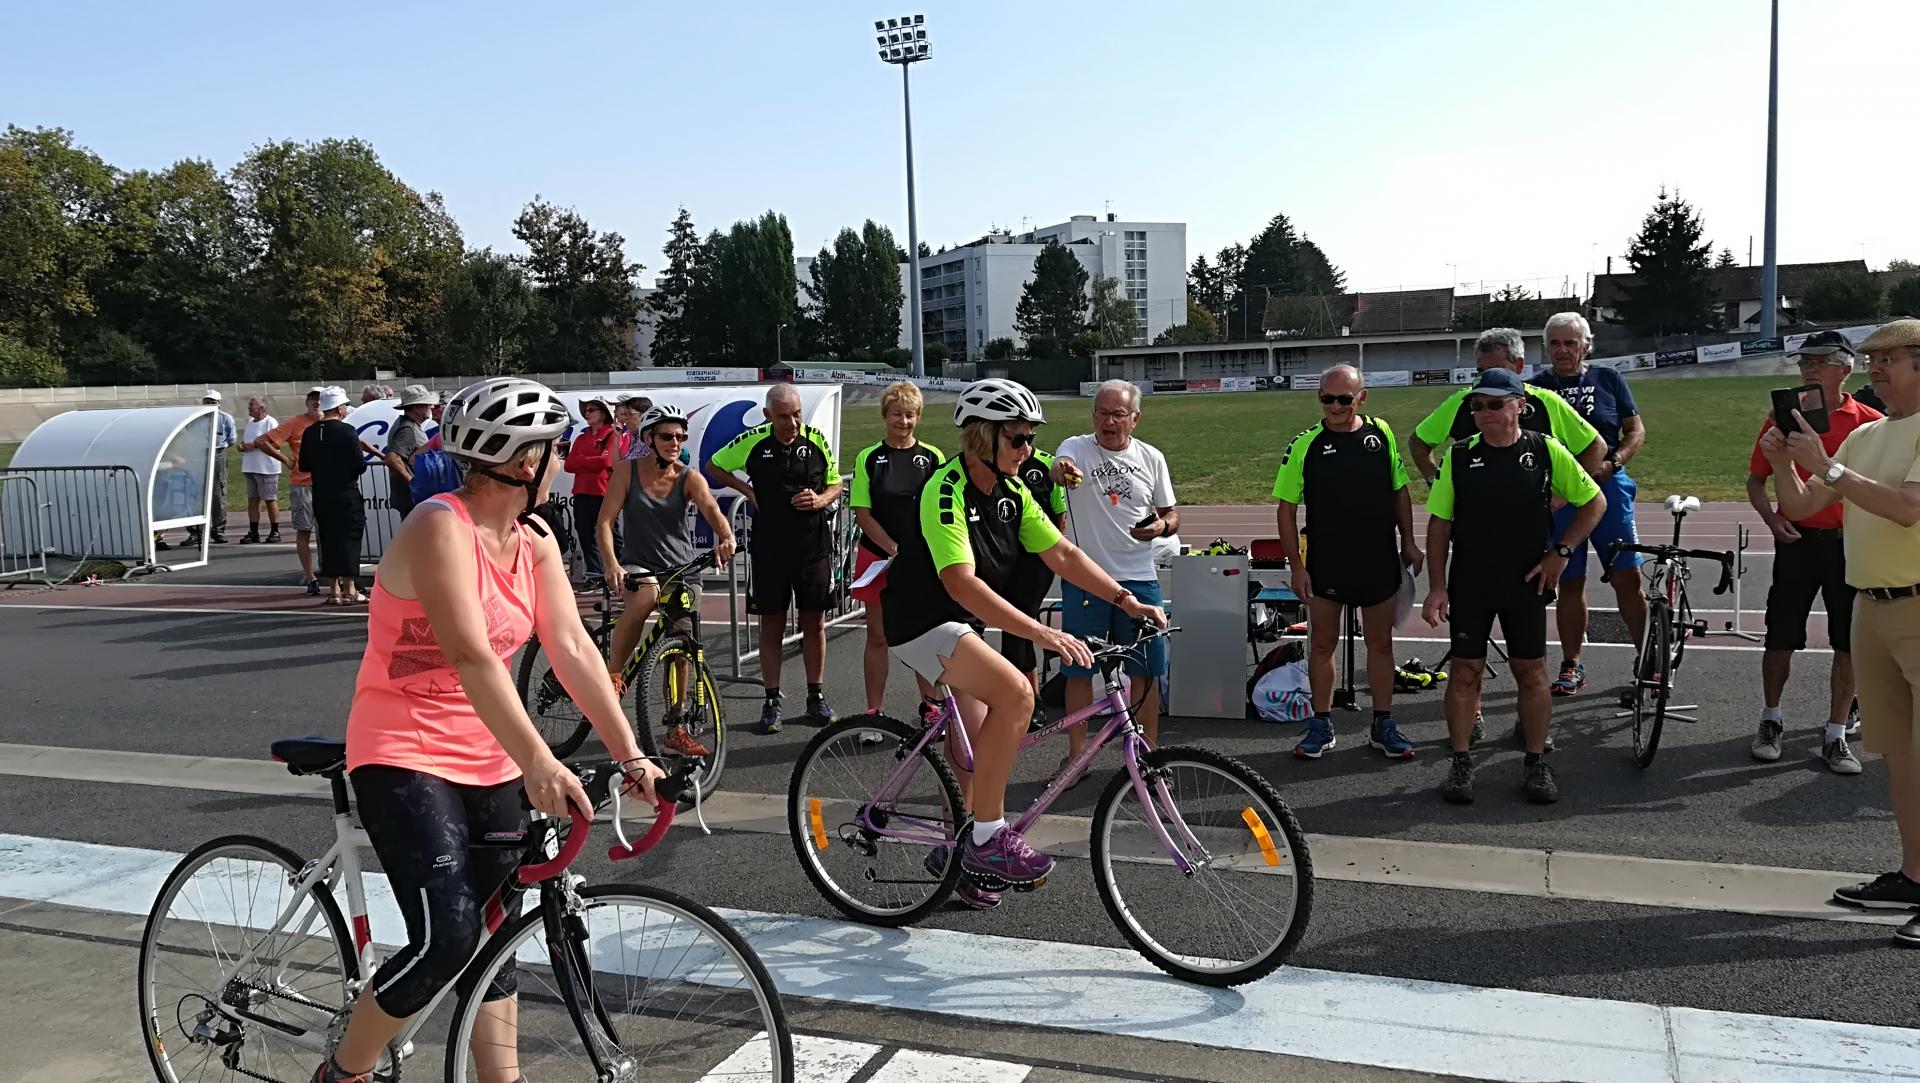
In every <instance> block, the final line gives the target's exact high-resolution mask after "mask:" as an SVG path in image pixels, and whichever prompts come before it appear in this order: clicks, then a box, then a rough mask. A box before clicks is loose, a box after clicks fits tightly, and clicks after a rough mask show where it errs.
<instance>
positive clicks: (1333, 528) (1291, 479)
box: [1273, 414, 1407, 581]
mask: <svg viewBox="0 0 1920 1083" xmlns="http://www.w3.org/2000/svg"><path fill="white" fill-rule="evenodd" d="M1359 421H1360V424H1359V426H1358V427H1357V428H1355V429H1354V430H1353V431H1351V432H1336V431H1334V430H1332V429H1329V428H1327V426H1326V424H1325V423H1324V422H1323V423H1321V424H1318V425H1315V426H1314V427H1313V428H1311V429H1308V430H1307V431H1306V432H1303V433H1301V434H1300V435H1299V436H1296V437H1294V439H1293V443H1291V444H1289V445H1287V450H1286V451H1285V453H1283V454H1282V455H1281V457H1280V471H1279V473H1278V474H1277V475H1275V477H1274V479H1273V497H1274V499H1275V500H1284V501H1286V502H1287V503H1289V504H1298V505H1301V506H1303V507H1305V508H1306V509H1307V529H1308V530H1309V531H1311V532H1312V535H1313V545H1312V547H1311V548H1310V549H1308V551H1307V553H1308V570H1309V571H1310V572H1312V573H1313V574H1314V575H1315V576H1316V577H1317V576H1319V575H1321V571H1320V569H1323V568H1333V567H1334V566H1336V565H1338V566H1340V567H1343V568H1352V567H1355V566H1356V564H1358V565H1365V566H1368V567H1370V568H1371V567H1373V566H1378V567H1379V568H1382V569H1384V572H1383V574H1385V575H1386V577H1387V578H1388V579H1389V580H1393V581H1397V580H1398V578H1399V569H1400V558H1399V551H1400V546H1399V530H1398V526H1399V508H1400V491H1401V490H1402V489H1405V488H1406V487H1407V468H1406V464H1405V463H1403V462H1402V461H1401V459H1400V442H1399V441H1398V440H1397V439H1395V438H1394V435H1393V429H1392V428H1391V427H1390V426H1389V425H1388V424H1387V423H1386V422H1385V421H1383V420H1381V419H1380V418H1377V417H1368V416H1366V415H1364V414H1363V415H1361V416H1360V418H1359Z"/></svg>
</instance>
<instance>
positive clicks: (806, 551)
mask: <svg viewBox="0 0 1920 1083" xmlns="http://www.w3.org/2000/svg"><path fill="white" fill-rule="evenodd" d="M707 461H708V464H709V465H711V466H714V467H717V468H718V469H720V470H724V471H726V472H727V473H729V474H738V473H742V472H744V473H745V474H746V475H747V483H748V484H750V485H752V486H753V495H754V496H755V498H756V499H757V500H758V502H759V506H758V507H756V508H755V509H754V514H753V537H752V538H751V539H750V540H749V543H748V547H749V549H750V550H751V551H752V552H755V553H759V552H764V551H766V547H767V546H777V547H779V548H781V549H783V550H790V551H791V550H797V551H798V552H799V553H801V554H803V555H809V556H813V555H819V554H823V553H826V552H827V543H828V536H827V532H828V524H829V522H830V521H831V519H830V517H831V515H832V509H831V508H820V509H817V510H815V511H799V510H797V509H796V508H794V506H793V498H794V496H795V495H797V494H798V493H799V492H800V491H801V490H803V489H812V490H813V491H814V492H825V491H826V490H827V488H828V487H829V486H833V485H838V484H840V468H839V467H837V466H835V465H834V462H833V448H832V447H830V446H828V444H827V435H826V434H825V433H823V432H821V431H820V430H819V429H816V428H814V427H813V426H812V425H802V426H800V435H798V436H797V437H795V438H794V441H793V443H791V444H782V443H781V442H780V441H779V440H778V439H775V437H774V435H773V426H772V425H771V424H767V425H761V426H759V427H757V428H752V429H748V430H747V431H746V432H743V433H741V434H740V435H739V436H736V437H734V438H733V439H732V440H731V441H729V442H728V443H727V445H726V446H725V447H723V448H721V449H720V450H719V451H716V452H714V453H713V458H711V459H709V460H707Z"/></svg>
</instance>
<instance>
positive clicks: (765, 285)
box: [716, 211, 898, 365]
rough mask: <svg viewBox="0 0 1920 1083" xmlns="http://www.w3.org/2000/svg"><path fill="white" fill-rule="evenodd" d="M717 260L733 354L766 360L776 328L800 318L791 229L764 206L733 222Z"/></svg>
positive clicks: (778, 330) (755, 361)
mask: <svg viewBox="0 0 1920 1083" xmlns="http://www.w3.org/2000/svg"><path fill="white" fill-rule="evenodd" d="M716 262H717V264H718V281H717V283H716V286H717V295H718V296H719V297H720V298H722V299H723V306H724V310H725V312H726V328H727V332H726V333H727V340H728V342H729V343H730V345H731V347H732V351H733V355H734V357H735V358H736V359H740V360H745V361H747V362H748V363H750V364H755V365H759V364H765V363H769V362H771V361H772V360H773V358H774V352H775V347H776V343H775V339H776V337H783V336H784V332H783V331H781V328H782V327H783V326H784V327H787V328H794V327H796V326H797V325H798V323H799V302H798V300H797V298H796V297H795V290H794V278H793V233H792V232H791V231H790V230H789V229H788V228H787V219H786V216H785V215H782V214H777V213H775V212H773V211H768V212H766V213H765V214H762V215H761V216H760V217H759V218H757V219H754V220H753V221H750V222H735V223H734V224H733V228H732V229H731V230H729V231H728V232H727V241H726V244H725V245H723V246H721V247H720V249H719V253H718V259H717V260H716ZM895 338H896V339H897V338H898V333H897V332H896V334H895Z"/></svg>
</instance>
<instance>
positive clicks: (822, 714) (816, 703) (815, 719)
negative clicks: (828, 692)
mask: <svg viewBox="0 0 1920 1083" xmlns="http://www.w3.org/2000/svg"><path fill="white" fill-rule="evenodd" d="M806 717H807V722H808V723H809V724H811V725H815V726H831V725H833V705H832V704H830V703H828V702H827V697H825V696H808V697H807V716H806Z"/></svg>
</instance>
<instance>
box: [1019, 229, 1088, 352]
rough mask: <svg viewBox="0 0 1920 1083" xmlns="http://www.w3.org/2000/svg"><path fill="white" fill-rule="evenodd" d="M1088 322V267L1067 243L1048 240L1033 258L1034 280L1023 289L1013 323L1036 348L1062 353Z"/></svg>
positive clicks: (1032, 350)
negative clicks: (1069, 249) (1065, 244)
mask: <svg viewBox="0 0 1920 1083" xmlns="http://www.w3.org/2000/svg"><path fill="white" fill-rule="evenodd" d="M1086 322H1087V269H1086V268H1085V267H1082V266H1080V261H1079V260H1078V259H1076V258H1074V255H1073V253H1071V252H1069V251H1067V249H1066V246H1064V245H1062V244H1061V243H1060V242H1059V241H1048V242H1047V246H1046V247H1045V248H1042V249H1041V250H1040V255H1038V256H1037V257H1035V258H1034V261H1033V280H1032V281H1031V282H1028V283H1027V284H1026V287H1025V288H1024V289H1022V290H1021V291H1020V302H1019V304H1017V305H1015V306H1014V309H1013V327H1014V330H1016V331H1018V332H1020V335H1021V337H1023V338H1025V339H1026V340H1027V349H1028V352H1029V353H1032V352H1035V351H1036V350H1038V351H1040V352H1043V353H1047V354H1048V355H1049V356H1055V357H1058V356H1062V355H1064V354H1065V352H1066V350H1067V347H1068V346H1069V344H1071V343H1072V341H1073V339H1074V337H1075V336H1076V335H1078V334H1080V332H1081V331H1082V330H1083V329H1085V327H1086Z"/></svg>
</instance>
